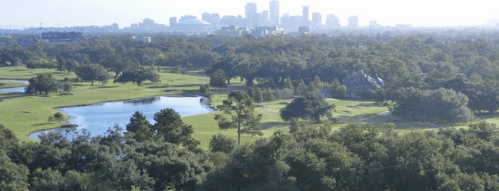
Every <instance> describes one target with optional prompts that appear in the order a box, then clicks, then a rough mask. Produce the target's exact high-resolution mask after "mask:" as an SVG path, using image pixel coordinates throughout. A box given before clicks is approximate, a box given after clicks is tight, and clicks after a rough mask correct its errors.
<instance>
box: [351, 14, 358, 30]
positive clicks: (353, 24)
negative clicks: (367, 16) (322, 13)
mask: <svg viewBox="0 0 499 191" xmlns="http://www.w3.org/2000/svg"><path fill="white" fill-rule="evenodd" d="M348 28H350V29H357V28H359V17H357V16H351V17H348Z"/></svg>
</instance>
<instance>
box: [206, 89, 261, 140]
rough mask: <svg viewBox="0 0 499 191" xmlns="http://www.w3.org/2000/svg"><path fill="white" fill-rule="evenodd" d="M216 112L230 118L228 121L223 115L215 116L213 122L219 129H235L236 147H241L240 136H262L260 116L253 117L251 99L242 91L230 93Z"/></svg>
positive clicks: (253, 107) (253, 106)
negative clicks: (214, 121) (244, 134)
mask: <svg viewBox="0 0 499 191" xmlns="http://www.w3.org/2000/svg"><path fill="white" fill-rule="evenodd" d="M217 110H219V111H221V112H222V113H223V114H225V115H229V116H230V121H229V119H227V117H225V116H224V115H220V114H216V115H215V120H217V122H218V127H219V128H220V129H224V130H226V129H237V145H241V134H243V133H246V134H252V135H260V136H261V135H263V133H262V132H261V131H260V121H261V119H262V115H261V114H259V115H255V114H254V111H255V105H254V104H253V99H252V98H251V97H250V96H249V95H248V94H246V93H244V92H242V91H233V92H231V93H230V94H229V95H228V97H227V100H224V101H223V104H222V105H219V106H217Z"/></svg>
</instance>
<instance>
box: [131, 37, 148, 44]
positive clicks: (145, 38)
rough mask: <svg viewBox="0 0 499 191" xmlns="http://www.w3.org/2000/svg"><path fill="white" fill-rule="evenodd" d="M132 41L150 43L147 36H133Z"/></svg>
mask: <svg viewBox="0 0 499 191" xmlns="http://www.w3.org/2000/svg"><path fill="white" fill-rule="evenodd" d="M132 40H133V41H139V42H146V43H151V37H149V36H134V37H132Z"/></svg>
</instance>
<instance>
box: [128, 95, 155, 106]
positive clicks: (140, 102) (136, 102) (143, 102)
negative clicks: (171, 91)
mask: <svg viewBox="0 0 499 191" xmlns="http://www.w3.org/2000/svg"><path fill="white" fill-rule="evenodd" d="M160 100H161V98H160V97H151V98H144V99H135V100H129V101H124V102H123V103H125V104H131V105H135V106H137V105H147V104H152V103H154V102H156V101H160Z"/></svg>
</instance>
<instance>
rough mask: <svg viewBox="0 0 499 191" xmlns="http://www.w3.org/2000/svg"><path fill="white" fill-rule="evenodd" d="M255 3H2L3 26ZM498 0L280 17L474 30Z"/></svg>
mask: <svg viewBox="0 0 499 191" xmlns="http://www.w3.org/2000/svg"><path fill="white" fill-rule="evenodd" d="M250 2H252V3H256V4H257V9H258V12H261V11H263V10H269V0H0V28H2V29H8V28H9V26H10V27H11V28H18V29H22V28H24V27H26V28H28V27H40V23H41V25H42V27H57V26H60V27H65V26H68V27H71V26H90V25H95V26H103V25H111V24H113V23H118V24H119V27H120V28H123V27H129V26H130V25H131V24H133V23H138V22H142V20H143V19H144V18H150V19H153V20H154V21H155V22H156V23H159V24H166V25H169V18H170V17H177V18H180V17H181V16H183V15H194V16H197V17H198V18H199V19H200V18H201V14H202V13H204V12H208V13H219V14H220V16H223V15H234V16H237V15H242V16H243V17H244V6H245V5H246V3H250ZM493 2H494V1H493V0H473V1H455V0H280V1H279V3H280V15H281V16H282V15H283V14H284V13H289V14H290V15H301V14H302V7H303V6H309V14H310V15H309V18H310V19H311V18H312V16H311V15H312V13H313V12H319V13H321V14H322V22H323V23H324V24H325V21H326V16H327V15H328V14H334V15H336V16H337V17H338V18H339V19H340V24H341V25H342V26H346V25H347V19H348V17H349V16H352V15H357V16H358V17H359V22H360V25H361V26H367V25H369V21H371V20H376V21H377V22H378V23H379V24H381V25H382V26H394V25H395V24H412V25H413V26H474V25H481V24H484V23H486V22H487V21H489V20H490V19H493V18H498V17H499V11H497V10H498V8H497V6H496V5H495V4H494V3H493Z"/></svg>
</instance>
